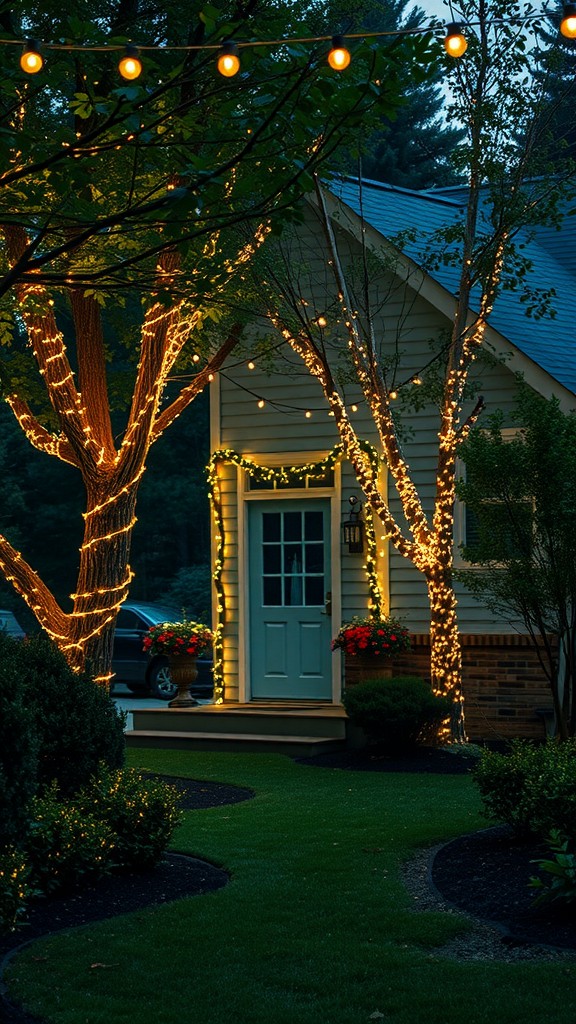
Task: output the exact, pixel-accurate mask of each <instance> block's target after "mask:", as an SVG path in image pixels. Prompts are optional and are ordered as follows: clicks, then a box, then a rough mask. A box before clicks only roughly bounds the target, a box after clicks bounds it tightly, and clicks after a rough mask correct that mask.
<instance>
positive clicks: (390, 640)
mask: <svg viewBox="0 0 576 1024" xmlns="http://www.w3.org/2000/svg"><path fill="white" fill-rule="evenodd" d="M409 647H410V635H409V632H408V630H407V629H406V628H405V627H404V626H403V625H402V623H401V622H399V621H398V619H392V618H387V619H370V618H366V619H352V622H349V623H346V624H345V625H344V626H342V627H341V628H340V630H339V632H338V635H337V636H336V637H335V638H334V640H333V641H332V650H333V651H335V650H337V649H338V648H340V649H341V650H343V651H344V652H345V654H348V655H350V656H351V657H355V656H358V655H366V654H373V655H380V656H382V657H387V658H391V657H393V655H394V654H396V653H397V652H398V651H406V650H408V648H409Z"/></svg>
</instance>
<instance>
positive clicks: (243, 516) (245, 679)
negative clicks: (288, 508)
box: [237, 452, 342, 704]
mask: <svg viewBox="0 0 576 1024" xmlns="http://www.w3.org/2000/svg"><path fill="white" fill-rule="evenodd" d="M250 458H251V459H253V461H254V462H255V463H257V464H258V465H259V466H271V467H277V466H304V465H308V464H309V463H313V462H320V461H321V460H322V459H324V458H326V452H305V453H303V452H297V453H294V452H281V453H275V454H274V455H271V454H266V455H253V454H251V455H250ZM284 498H285V499H287V500H288V499H291V500H292V501H293V500H294V499H296V500H298V501H306V499H307V498H310V499H311V500H313V499H314V498H327V499H328V500H329V501H330V548H331V550H330V560H331V577H332V621H333V622H335V623H339V622H340V620H341V614H342V593H341V555H340V526H341V522H340V506H341V475H340V465H339V463H337V464H336V465H335V466H334V486H333V487H311V488H305V487H302V488H299V487H298V488H290V489H288V488H286V489H284V488H282V490H280V491H275V490H270V491H265V490H262V491H250V490H248V473H247V472H240V473H239V474H238V492H237V508H238V579H239V586H238V602H239V606H238V631H239V632H238V669H239V679H238V699H239V701H240V703H241V704H244V703H249V702H250V701H251V699H252V694H251V692H250V642H249V637H250V579H249V575H250V574H249V564H250V562H249V554H250V551H249V538H248V514H247V512H248V509H247V506H248V504H249V503H250V502H251V501H260V502H262V501H274V502H276V503H277V504H278V503H280V502H281V501H282V499H284ZM334 632H336V630H335V629H334ZM340 662H341V659H340V658H339V657H337V656H334V657H333V659H332V703H333V704H339V703H340V694H341V689H342V686H341V664H340Z"/></svg>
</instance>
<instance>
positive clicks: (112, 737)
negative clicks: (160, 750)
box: [0, 636, 125, 795]
mask: <svg viewBox="0 0 576 1024" xmlns="http://www.w3.org/2000/svg"><path fill="white" fill-rule="evenodd" d="M2 654H3V652H2V648H1V647H0V659H1V658H2ZM12 657H13V658H14V660H15V664H16V665H17V667H18V668H19V670H20V678H21V682H22V685H23V687H24V692H25V701H26V703H27V705H28V706H29V707H30V708H31V709H32V710H33V712H34V715H35V722H36V730H37V736H38V782H39V785H40V788H41V789H42V788H45V787H47V786H49V785H50V784H51V783H52V782H53V781H55V782H56V783H57V784H58V789H59V790H60V792H61V793H62V794H63V795H70V794H74V793H75V792H77V791H78V790H79V789H81V788H82V786H85V785H86V784H87V782H88V781H89V779H90V778H91V777H92V776H93V775H95V774H96V772H97V771H98V766H99V764H100V763H101V762H104V763H105V764H107V765H108V766H109V767H110V768H120V767H121V766H122V764H123V763H124V721H125V717H124V715H123V713H122V712H121V711H119V710H118V709H117V708H116V705H115V704H114V702H113V700H112V699H111V697H110V695H109V694H108V693H107V692H106V690H105V689H104V688H103V687H101V686H98V685H96V684H95V683H94V681H93V680H92V679H91V678H90V677H89V676H87V675H77V674H76V673H74V672H73V671H72V669H71V668H70V667H69V665H68V663H67V662H66V659H65V658H64V656H63V655H62V654H61V653H60V651H59V650H58V648H57V647H56V645H55V644H53V643H52V642H51V641H50V640H48V639H47V638H46V637H44V636H40V637H36V638H34V639H33V640H30V641H26V642H25V643H19V644H17V649H16V650H15V651H13V652H12Z"/></svg>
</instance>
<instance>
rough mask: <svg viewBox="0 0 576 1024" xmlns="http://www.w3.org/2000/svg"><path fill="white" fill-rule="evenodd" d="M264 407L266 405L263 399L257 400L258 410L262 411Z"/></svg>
mask: <svg viewBox="0 0 576 1024" xmlns="http://www.w3.org/2000/svg"><path fill="white" fill-rule="evenodd" d="M265 405H266V402H265V401H264V399H263V398H261V399H260V400H259V402H258V408H259V409H263V408H264V406H265Z"/></svg>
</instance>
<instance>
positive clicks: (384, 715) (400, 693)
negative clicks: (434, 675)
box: [342, 676, 452, 750]
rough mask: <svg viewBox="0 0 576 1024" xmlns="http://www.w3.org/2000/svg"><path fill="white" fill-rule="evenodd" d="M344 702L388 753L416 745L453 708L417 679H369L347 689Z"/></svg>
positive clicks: (371, 738)
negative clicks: (423, 733)
mask: <svg viewBox="0 0 576 1024" xmlns="http://www.w3.org/2000/svg"><path fill="white" fill-rule="evenodd" d="M342 703H343V704H344V707H345V709H346V713H347V715H348V717H349V718H350V720H351V721H352V722H353V723H354V724H355V725H358V726H360V728H362V729H363V730H364V732H365V733H366V735H367V736H368V738H369V739H370V741H371V742H373V743H377V744H381V745H382V746H383V747H385V748H386V749H388V750H398V749H404V748H409V747H411V746H413V745H414V744H415V743H417V742H418V739H419V737H420V736H421V734H422V731H423V730H424V729H426V731H427V733H428V732H429V730H430V727H431V726H434V725H437V726H439V725H440V724H441V722H442V721H443V720H444V719H446V718H447V717H448V716H449V714H450V710H451V707H452V702H451V701H450V700H449V698H448V697H439V696H436V695H435V694H433V693H432V692H431V690H430V686H429V685H428V683H426V682H425V681H424V680H423V679H419V678H418V677H416V676H397V677H396V678H393V679H370V680H367V681H366V682H363V683H359V684H358V685H357V686H354V687H352V688H351V689H348V690H346V691H345V692H344V695H343V697H342Z"/></svg>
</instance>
